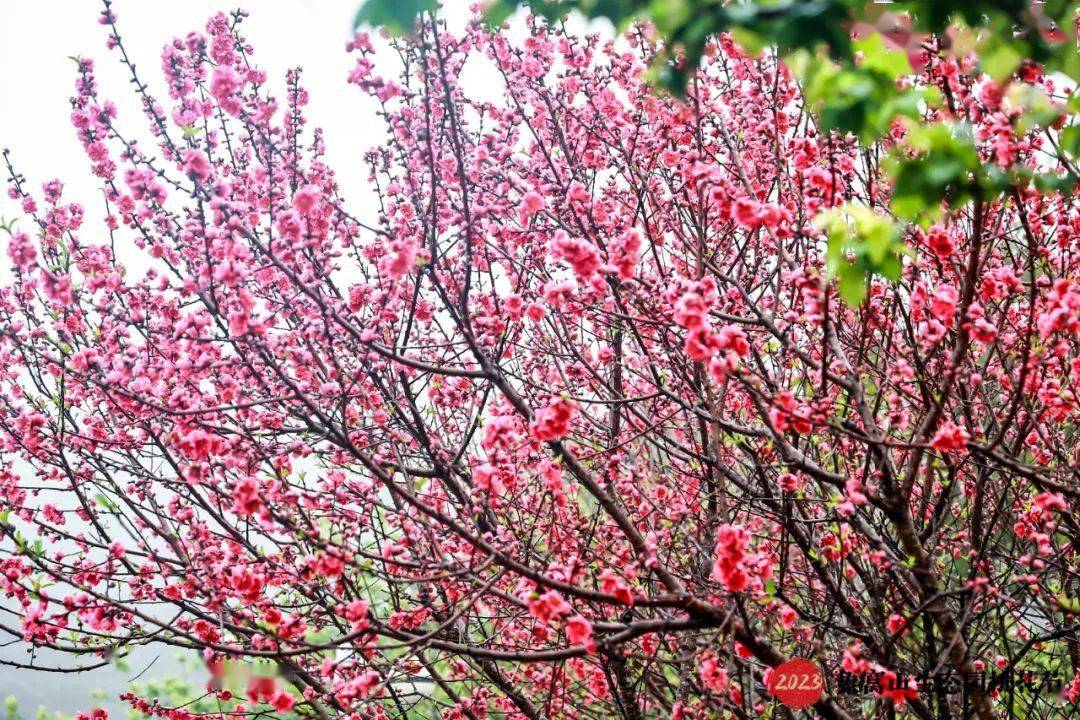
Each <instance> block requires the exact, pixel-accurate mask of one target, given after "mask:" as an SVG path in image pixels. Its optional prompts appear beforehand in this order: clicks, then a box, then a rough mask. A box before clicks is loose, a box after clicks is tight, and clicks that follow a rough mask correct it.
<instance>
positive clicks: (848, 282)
mask: <svg viewBox="0 0 1080 720" xmlns="http://www.w3.org/2000/svg"><path fill="white" fill-rule="evenodd" d="M840 297H841V298H842V299H843V301H844V302H845V303H847V306H848V307H853V308H854V307H859V306H860V305H862V303H863V300H865V299H866V275H865V274H863V273H862V272H860V271H859V269H858V268H856V267H855V266H854V265H847V266H845V267H843V269H841V271H840Z"/></svg>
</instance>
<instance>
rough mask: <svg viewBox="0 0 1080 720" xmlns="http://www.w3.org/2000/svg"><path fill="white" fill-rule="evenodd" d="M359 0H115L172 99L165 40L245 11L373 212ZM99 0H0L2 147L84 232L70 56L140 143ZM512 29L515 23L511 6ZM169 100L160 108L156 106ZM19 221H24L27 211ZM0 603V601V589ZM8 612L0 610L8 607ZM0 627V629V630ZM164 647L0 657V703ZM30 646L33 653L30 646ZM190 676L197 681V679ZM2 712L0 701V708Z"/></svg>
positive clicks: (482, 89)
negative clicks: (357, 47)
mask: <svg viewBox="0 0 1080 720" xmlns="http://www.w3.org/2000/svg"><path fill="white" fill-rule="evenodd" d="M471 1H472V0H442V2H443V6H444V9H443V16H444V17H445V19H446V20H447V22H448V24H449V26H450V28H451V29H452V30H459V29H460V28H461V27H462V26H463V25H464V22H465V20H466V19H467V18H468V16H469V10H468V8H469V4H470V2H471ZM361 2H362V0H179V1H173V2H163V1H162V0H116V1H115V3H114V5H113V10H114V12H115V13H116V15H117V19H118V23H119V28H120V32H121V35H122V36H123V38H124V44H125V47H126V49H127V52H128V55H129V56H130V57H131V59H132V60H133V61H134V62H135V64H136V67H137V69H138V70H139V74H140V77H141V79H142V80H143V82H145V83H147V84H148V85H149V86H150V88H151V91H152V93H153V94H154V96H155V97H157V98H159V99H160V100H161V101H162V102H163V104H164V103H167V101H168V98H167V95H166V94H165V90H164V82H163V80H162V76H161V49H162V47H163V46H164V45H165V44H166V43H168V42H170V41H171V40H172V39H173V38H174V37H181V38H182V37H184V36H185V35H186V34H187V33H188V32H190V31H192V30H200V31H201V30H203V28H204V26H205V24H206V20H207V19H208V18H209V17H210V16H211V15H213V14H214V13H216V12H218V11H219V10H220V11H225V12H228V11H230V10H232V9H234V8H235V7H237V6H240V7H243V8H244V9H246V10H247V11H248V12H249V13H250V17H249V18H248V20H247V21H246V22H245V23H244V25H243V34H244V35H245V37H246V39H247V40H248V42H249V43H250V44H251V45H253V46H254V48H255V55H254V59H255V62H256V63H257V64H258V65H259V66H260V67H262V68H263V69H264V70H266V71H267V72H268V73H269V77H270V83H271V87H272V88H274V89H275V94H277V95H278V97H279V98H283V93H282V92H281V88H282V85H283V79H284V75H285V71H286V70H287V69H288V68H290V67H295V66H300V67H302V68H303V69H304V74H303V84H304V85H305V86H306V88H307V90H308V92H309V94H310V102H309V104H308V107H307V110H306V112H307V117H308V127H309V128H311V127H321V128H323V130H324V132H325V141H326V147H327V160H328V163H329V164H330V166H331V167H333V168H334V170H335V171H336V173H337V178H338V181H339V183H340V185H341V188H342V191H343V195H344V197H345V198H346V205H347V206H348V207H349V209H350V210H351V211H352V212H354V213H356V214H358V215H359V216H361V217H364V218H365V219H373V218H371V213H372V209H373V208H374V207H375V205H374V198H373V195H372V193H371V192H370V190H369V188H368V184H367V179H366V178H367V170H366V168H365V167H364V165H363V163H362V156H363V153H364V151H365V150H367V149H369V148H371V147H373V146H375V145H378V144H379V143H380V142H381V141H382V139H383V136H384V134H383V133H384V131H383V127H382V124H381V121H380V120H379V119H378V117H377V116H376V115H375V106H374V103H373V102H372V101H370V100H369V99H368V98H367V97H366V96H365V95H364V93H363V92H362V91H361V90H360V89H359V88H356V87H353V86H350V85H348V84H347V83H346V77H347V75H348V72H349V70H350V69H351V67H352V65H353V62H352V58H351V57H350V56H349V55H348V54H347V53H346V52H345V43H346V41H347V40H348V39H349V38H350V37H351V35H352V20H353V17H354V15H355V13H356V10H357V7H358V6H359V4H360V3H361ZM101 7H102V6H101V3H100V2H99V1H97V0H0V147H4V148H8V149H10V150H11V152H12V158H13V160H14V162H15V164H16V169H17V170H18V171H19V172H21V173H22V174H23V175H25V176H26V178H27V181H28V183H29V187H30V188H31V192H32V193H33V194H34V195H35V197H37V198H38V199H39V201H40V197H41V194H40V188H41V183H42V182H45V181H47V180H51V179H53V178H57V179H59V180H61V181H62V182H63V183H64V200H65V201H66V202H75V201H78V202H81V203H82V204H83V205H84V206H85V207H86V210H87V223H86V224H85V225H84V226H83V229H82V230H81V231H80V236H81V237H82V238H83V240H84V241H87V242H93V241H94V237H93V233H96V232H102V231H103V229H104V228H103V227H102V225H101V223H100V220H101V218H102V217H103V215H104V212H103V203H102V198H101V192H100V189H99V187H98V185H97V183H96V182H95V180H96V179H95V178H94V177H93V175H91V173H90V170H89V167H90V164H89V161H88V160H87V159H86V156H85V154H84V152H83V149H82V146H81V145H80V144H79V142H78V140H77V138H76V136H75V131H74V129H73V128H72V127H71V124H70V114H71V106H70V103H69V98H70V97H71V96H72V95H73V94H74V79H75V66H74V63H73V62H72V61H71V60H70V59H69V57H70V56H75V55H78V56H84V57H91V58H93V59H94V60H95V62H96V70H97V77H98V89H99V93H100V94H101V95H102V96H103V97H104V98H107V99H110V100H112V101H114V102H115V103H116V105H117V107H118V109H119V113H120V117H119V121H118V122H119V124H120V126H121V127H122V129H123V130H124V132H125V134H127V135H129V136H131V137H136V138H138V139H139V140H140V143H141V144H142V146H143V147H144V148H145V149H147V150H149V149H150V148H152V147H154V144H153V142H152V141H150V140H149V139H148V138H149V135H148V133H147V120H146V118H145V117H144V116H143V115H142V113H141V111H140V110H139V106H138V102H137V99H136V98H135V95H134V90H133V88H132V86H131V85H130V84H129V82H128V75H127V69H126V68H124V67H123V66H122V65H121V64H120V63H119V60H118V58H117V57H116V56H117V53H116V52H115V51H110V50H108V49H107V48H106V47H105V39H106V37H107V30H106V28H104V27H103V26H101V25H99V24H98V17H99V14H100V12H101ZM514 25H515V28H514V30H515V32H514V33H512V34H513V35H519V34H520V33H521V32H522V30H523V24H522V23H520V17H519V18H517V19H515V21H514ZM571 27H572V28H573V29H574V30H575V31H579V32H580V31H583V30H585V29H586V28H588V29H589V30H596V29H599V28H606V29H607V30H608V31H610V25H609V24H607V23H605V22H600V23H591V24H588V25H587V24H586V23H585V22H584V21H582V20H580V19H579V20H578V21H576V22H572V23H571ZM377 65H378V66H380V68H379V69H381V71H382V72H383V73H384V74H390V73H391V72H392V68H393V67H394V66H395V65H394V58H393V57H392V53H385V54H383V55H381V56H380V57H378V58H377ZM461 81H462V85H463V87H464V88H465V89H466V91H467V92H469V93H470V94H473V95H474V96H476V95H479V96H482V97H483V98H484V99H494V96H497V95H498V93H499V87H500V86H501V79H500V78H499V75H498V73H497V72H496V71H495V70H494V68H492V67H490V66H488V65H485V64H484V63H483V61H482V60H481V61H477V62H474V61H473V60H470V61H469V63H468V64H467V65H466V68H465V70H464V72H463V73H462V78H461ZM166 107H167V105H166ZM0 187H2V188H3V190H4V192H3V193H0V216H4V217H5V219H10V218H12V217H19V215H20V210H19V208H18V207H17V205H16V203H14V202H12V201H11V200H9V199H8V198H7V195H6V190H7V182H6V172H5V173H3V175H2V177H0ZM18 226H19V227H20V228H22V229H24V230H25V229H29V222H28V221H26V220H25V219H23V220H20V221H19V223H18ZM7 265H8V262H7V257H6V243H5V238H3V237H0V282H2V281H4V280H6V279H7V278H8V277H9V274H8V271H7V269H6V268H7ZM0 600H2V599H0ZM3 620H4V621H5V622H9V621H10V616H7V617H4V618H3ZM2 639H6V638H0V640H2ZM25 650H26V648H25V647H22V646H20V645H18V644H13V645H8V646H0V658H6V659H11V660H19V661H22V662H26V660H27V658H28V656H27V654H26V652H25ZM172 655H173V652H172V651H171V650H169V649H167V648H166V649H161V650H158V649H144V650H142V651H140V652H139V653H137V654H136V656H135V657H133V658H132V659H131V671H130V673H122V672H119V671H117V670H115V669H103V670H100V671H95V672H92V673H86V674H82V675H70V674H65V675H55V674H51V673H42V672H33V671H23V670H13V669H10V668H6V667H3V666H0V703H2V702H3V699H4V698H5V697H6V696H8V695H15V697H16V698H17V699H18V701H19V703H20V707H21V710H22V716H23V718H28V717H33V716H34V714H35V713H36V710H37V708H38V706H40V705H44V706H46V707H47V708H48V709H49V710H50V711H61V712H64V713H67V714H70V715H74V713H75V712H76V711H77V710H85V709H89V708H92V707H94V706H96V705H100V704H102V702H101V700H100V699H94V698H93V697H92V695H91V692H92V691H93V690H104V691H105V693H106V695H107V696H110V697H112V698H115V696H116V695H117V693H119V692H122V691H123V689H124V688H125V683H126V681H127V679H128V678H129V677H130V676H131V675H134V674H137V673H140V672H141V671H143V670H144V669H145V668H146V666H147V664H148V663H150V662H151V661H154V660H155V658H157V660H156V661H155V662H154V664H153V667H151V668H150V670H149V671H147V673H146V675H144V676H143V678H142V680H144V681H145V680H147V679H149V678H160V677H162V676H163V675H169V674H175V673H176V669H177V665H176V663H175V662H172V661H171V660H170V658H171V657H172ZM39 657H40V656H39ZM47 660H49V661H52V662H50V663H49V664H56V665H62V664H66V660H65V659H64V658H57V657H56V656H55V655H53V656H51V657H48V658H47ZM195 682H196V685H198V683H199V682H201V679H200V680H196V681H195ZM104 705H105V706H106V707H108V708H109V709H110V711H112V712H113V715H114V717H119V718H122V717H124V716H126V713H125V712H124V709H123V708H122V707H121V706H119V705H118V704H117V703H116V702H115V700H113V701H111V702H105V703H104ZM2 712H3V710H2V709H0V713H2Z"/></svg>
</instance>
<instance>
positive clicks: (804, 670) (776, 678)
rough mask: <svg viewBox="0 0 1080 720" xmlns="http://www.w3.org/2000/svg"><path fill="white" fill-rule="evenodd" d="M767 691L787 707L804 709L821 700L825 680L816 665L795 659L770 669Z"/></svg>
mask: <svg viewBox="0 0 1080 720" xmlns="http://www.w3.org/2000/svg"><path fill="white" fill-rule="evenodd" d="M768 689H769V692H770V693H772V694H773V695H775V696H776V699H777V700H779V701H780V702H782V703H784V704H785V705H787V706H788V707H792V708H804V707H809V706H810V705H813V704H814V703H816V702H817V701H818V700H819V699H820V698H821V694H822V693H823V692H824V691H825V680H824V678H823V677H822V675H821V670H820V669H818V666H817V665H815V664H814V663H812V662H810V661H809V660H802V659H798V658H797V659H795V660H788V661H787V662H786V663H782V664H780V665H777V666H776V667H774V668H773V669H772V673H771V674H770V675H769V684H768Z"/></svg>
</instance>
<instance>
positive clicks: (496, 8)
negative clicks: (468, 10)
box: [484, 0, 518, 28]
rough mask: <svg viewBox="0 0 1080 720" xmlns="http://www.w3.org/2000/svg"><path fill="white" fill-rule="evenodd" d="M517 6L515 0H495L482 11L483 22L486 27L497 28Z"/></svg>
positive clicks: (508, 17)
mask: <svg viewBox="0 0 1080 720" xmlns="http://www.w3.org/2000/svg"><path fill="white" fill-rule="evenodd" d="M517 8H518V4H517V2H516V0H495V2H493V3H491V4H490V5H488V8H487V10H486V11H485V12H484V22H486V23H487V25H488V27H493V28H497V27H499V26H500V25H502V24H503V23H504V22H506V21H507V20H509V19H510V16H511V15H513V14H514V11H515V10H517Z"/></svg>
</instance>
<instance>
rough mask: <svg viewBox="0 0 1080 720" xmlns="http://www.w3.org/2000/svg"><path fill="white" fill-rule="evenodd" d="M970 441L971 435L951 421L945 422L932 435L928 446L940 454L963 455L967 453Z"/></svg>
mask: <svg viewBox="0 0 1080 720" xmlns="http://www.w3.org/2000/svg"><path fill="white" fill-rule="evenodd" d="M970 441H971V435H969V434H968V432H967V431H966V430H964V429H963V428H962V427H960V426H958V425H956V424H955V423H953V422H952V421H946V422H944V423H942V424H941V427H939V428H938V431H937V432H936V433H935V434H934V437H933V439H932V440H931V441H930V446H931V447H932V448H934V449H935V450H937V451H938V452H942V453H964V452H967V444H968V442H970Z"/></svg>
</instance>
